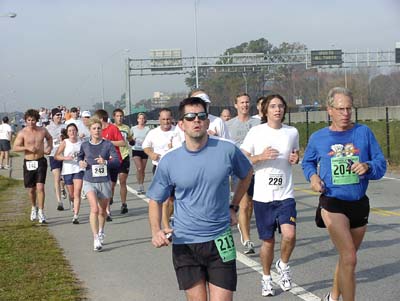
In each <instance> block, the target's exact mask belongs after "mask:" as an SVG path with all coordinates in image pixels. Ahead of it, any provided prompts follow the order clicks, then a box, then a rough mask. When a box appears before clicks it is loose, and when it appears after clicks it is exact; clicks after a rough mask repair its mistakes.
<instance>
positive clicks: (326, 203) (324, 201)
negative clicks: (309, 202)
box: [315, 195, 369, 229]
mask: <svg viewBox="0 0 400 301" xmlns="http://www.w3.org/2000/svg"><path fill="white" fill-rule="evenodd" d="M322 208H324V209H325V210H326V211H329V212H332V213H342V214H344V215H345V216H346V217H347V218H348V219H349V221H350V228H351V229H353V228H359V227H362V226H365V225H366V224H368V217H369V198H368V197H367V196H366V195H365V196H363V197H362V198H361V199H359V200H358V201H352V202H349V201H343V200H340V199H337V198H332V197H328V196H325V195H321V196H320V197H319V204H318V208H317V210H316V212H315V224H316V225H317V227H319V228H326V226H325V223H324V221H323V219H322V216H321V209H322Z"/></svg>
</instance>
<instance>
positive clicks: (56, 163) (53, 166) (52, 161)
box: [49, 156, 63, 170]
mask: <svg viewBox="0 0 400 301" xmlns="http://www.w3.org/2000/svg"><path fill="white" fill-rule="evenodd" d="M49 162H50V170H53V169H57V168H58V169H62V163H63V161H58V160H56V159H54V157H53V156H50V157H49Z"/></svg>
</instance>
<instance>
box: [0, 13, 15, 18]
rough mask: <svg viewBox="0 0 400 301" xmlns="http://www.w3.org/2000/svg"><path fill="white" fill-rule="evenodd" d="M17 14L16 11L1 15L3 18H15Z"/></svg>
mask: <svg viewBox="0 0 400 301" xmlns="http://www.w3.org/2000/svg"><path fill="white" fill-rule="evenodd" d="M16 16H17V14H16V13H11V12H10V13H7V14H4V15H0V17H2V18H15V17H16Z"/></svg>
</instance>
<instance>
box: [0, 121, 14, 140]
mask: <svg viewBox="0 0 400 301" xmlns="http://www.w3.org/2000/svg"><path fill="white" fill-rule="evenodd" d="M12 132H13V130H12V128H11V126H10V125H9V124H8V123H2V124H0V140H8V141H11V135H12Z"/></svg>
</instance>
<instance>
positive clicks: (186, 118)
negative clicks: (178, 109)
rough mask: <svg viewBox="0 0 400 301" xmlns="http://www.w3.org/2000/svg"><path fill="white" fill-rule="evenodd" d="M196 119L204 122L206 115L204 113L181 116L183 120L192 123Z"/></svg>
mask: <svg viewBox="0 0 400 301" xmlns="http://www.w3.org/2000/svg"><path fill="white" fill-rule="evenodd" d="M196 117H198V118H199V120H206V119H207V113H206V112H199V113H186V114H185V115H183V119H185V120H186V121H193V120H195V119H196Z"/></svg>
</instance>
